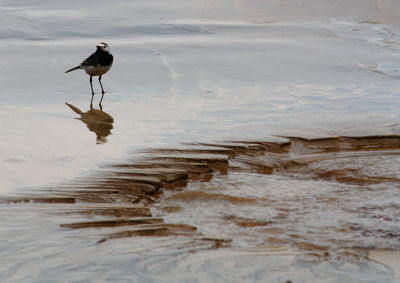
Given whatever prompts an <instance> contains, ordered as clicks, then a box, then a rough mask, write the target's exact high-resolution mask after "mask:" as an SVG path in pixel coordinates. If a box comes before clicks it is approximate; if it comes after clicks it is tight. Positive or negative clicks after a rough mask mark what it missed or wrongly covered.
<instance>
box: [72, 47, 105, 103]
mask: <svg viewBox="0 0 400 283" xmlns="http://www.w3.org/2000/svg"><path fill="white" fill-rule="evenodd" d="M112 64H113V56H112V55H111V53H110V48H109V47H108V45H107V43H104V42H100V43H99V44H97V46H96V52H94V53H93V54H92V55H90V56H89V57H88V58H86V59H85V60H84V61H83V62H82V63H81V64H80V65H79V66H76V67H74V68H72V69H69V70H68V71H65V73H69V72H72V71H75V70H78V69H84V70H85V72H86V73H87V74H88V75H89V76H90V79H89V81H90V88H91V90H92V100H91V101H90V107H91V108H92V103H93V96H94V91H93V84H92V77H93V76H99V83H100V86H101V99H100V103H99V106H100V108H101V102H102V101H103V96H104V93H105V92H104V89H103V85H102V84H101V77H102V76H103V75H104V74H105V73H107V72H108V70H110V69H111V66H112Z"/></svg>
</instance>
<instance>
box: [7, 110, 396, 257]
mask: <svg viewBox="0 0 400 283" xmlns="http://www.w3.org/2000/svg"><path fill="white" fill-rule="evenodd" d="M77 113H78V112H77ZM81 115H84V113H81ZM106 122H109V123H112V121H106ZM145 152H146V154H145V156H146V157H144V158H142V159H140V160H133V161H130V162H126V163H124V164H110V165H107V166H105V167H104V168H102V170H101V171H99V172H97V173H96V172H94V173H93V175H92V176H88V177H84V178H82V179H78V180H74V181H72V182H71V183H70V184H66V185H65V186H63V187H59V188H51V189H49V190H45V191H41V192H40V193H41V194H40V195H38V194H35V195H32V196H22V197H21V196H16V197H3V198H1V199H0V202H2V203H10V205H15V204H17V203H18V204H21V203H22V204H23V203H48V204H64V205H66V206H69V207H68V208H64V209H63V212H62V213H68V214H72V213H73V214H77V215H79V216H80V218H81V221H77V222H73V223H60V227H62V228H65V229H84V228H97V229H99V230H100V231H101V229H108V230H107V233H105V234H101V233H100V235H99V240H98V243H102V242H104V241H108V240H111V239H116V238H121V237H134V236H135V237H136V236H158V237H161V236H182V237H189V238H192V239H196V241H197V242H198V241H206V242H207V241H211V242H213V243H214V245H213V246H214V247H216V248H217V247H221V246H227V245H230V243H231V241H232V240H231V239H227V238H213V237H207V235H203V233H201V232H200V231H198V229H197V228H196V227H195V226H193V225H188V224H186V223H165V221H164V220H163V217H159V216H157V217H153V216H152V214H151V210H150V208H151V206H152V205H153V204H155V203H160V210H161V211H163V213H164V214H166V215H168V214H169V213H180V212H182V210H183V208H182V206H181V205H180V204H179V203H195V202H199V203H202V202H205V203H210V202H220V203H229V204H230V205H238V206H240V205H261V204H260V200H262V201H263V202H264V203H265V201H267V199H266V198H257V197H249V196H235V195H230V194H229V193H228V194H227V193H226V192H224V184H223V183H222V184H220V187H207V183H208V182H210V181H211V180H212V179H213V178H214V177H215V176H223V175H227V174H228V175H229V174H231V173H232V174H233V173H235V172H236V173H241V174H262V175H264V174H267V175H273V174H276V175H282V176H291V177H293V178H297V179H300V180H324V181H329V182H334V183H343V184H348V185H354V186H359V187H360V188H361V187H363V186H365V185H379V184H382V183H394V184H395V185H396V186H398V185H399V184H400V179H399V178H397V177H396V176H390V175H379V174H375V173H374V174H372V173H371V172H368V170H364V169H362V168H361V169H360V168H346V167H345V166H343V164H341V163H340V162H342V161H343V160H350V161H352V160H355V161H357V160H362V158H364V157H372V158H373V157H380V156H396V155H399V154H400V136H394V135H392V136H367V137H327V138H318V139H306V138H301V137H284V138H283V137H281V138H272V141H269V140H265V141H262V140H261V141H260V140H257V141H225V142H215V143H198V144H194V143H192V144H184V145H182V147H181V148H179V147H178V148H161V149H149V150H146V151H145ZM193 182H194V183H198V184H204V185H203V186H202V187H201V188H202V189H201V190H199V189H198V190H185V188H186V187H187V186H188V185H189V184H191V183H193ZM235 185H237V186H240V185H241V184H240V181H239V182H237V183H236V184H235ZM164 192H169V193H168V194H167V195H166V197H165V196H164V195H165V194H164ZM305 194H306V192H305ZM318 198H319V199H318V200H319V201H321V202H322V203H334V202H335V201H337V196H334V195H321V196H318ZM164 199H166V200H172V201H177V202H178V204H177V203H175V204H168V202H167V203H166V204H163V200H164ZM297 199H298V200H297V201H298V202H302V203H304V202H305V201H306V200H305V199H303V198H301V197H297ZM292 200H293V199H292ZM271 201H273V200H271ZM276 204H277V211H279V214H277V215H275V217H274V218H273V219H270V220H267V221H266V220H260V219H253V218H247V217H242V216H235V215H225V216H222V218H221V219H223V221H225V222H228V223H229V222H230V223H232V224H234V225H236V226H237V227H240V228H241V229H245V230H246V229H250V230H249V231H250V232H251V229H260V230H259V231H261V232H262V233H264V234H265V241H264V244H265V245H271V246H280V245H290V246H291V247H294V248H296V249H297V250H301V251H306V252H308V253H309V257H310V258H312V257H313V256H312V254H313V253H315V257H317V258H327V257H329V254H325V253H326V252H328V251H329V250H330V249H331V247H330V246H329V245H328V244H327V242H326V241H325V242H323V243H319V242H320V241H319V239H318V238H316V239H315V241H310V240H309V239H308V238H307V237H303V236H301V235H299V234H296V233H290V231H288V230H287V229H286V228H284V227H277V226H276V225H272V224H277V223H278V224H279V223H280V221H285V220H286V219H287V218H288V215H289V214H290V213H298V214H299V215H301V211H300V210H298V209H297V208H294V207H289V206H288V205H285V201H282V200H280V201H276ZM238 209H240V208H239V207H238ZM351 209H352V208H351V207H349V208H348V211H351ZM371 209H373V208H371ZM365 210H366V212H365V213H371V210H370V209H367V208H365ZM358 211H359V212H360V213H363V210H362V208H360V209H359V210H358ZM93 216H99V217H102V218H103V219H101V220H97V219H96V220H93V219H91V218H92V217H93ZM215 217H216V218H217V217H219V216H217V215H216V216H215ZM377 217H379V215H378V216H377ZM385 217H386V218H385ZM382 218H383V219H386V220H387V219H389V218H390V217H389V218H388V216H382ZM85 219H86V221H85ZM390 219H391V220H393V217H392V218H390ZM390 219H389V220H390ZM210 221H212V219H210ZM393 221H394V220H393ZM116 227H120V228H121V227H123V228H124V229H123V230H122V231H121V230H118V231H115V232H113V231H112V229H115V228H116ZM110 229H111V230H110ZM357 229H358V228H357V227H356V226H351V225H350V226H346V225H342V226H341V227H337V229H336V232H337V233H342V234H346V233H352V231H357ZM241 233H245V234H246V233H247V232H243V231H242V232H241ZM363 233H364V234H365V235H368V233H370V234H371V237H373V236H374V235H375V233H374V231H369V230H363ZM384 233H386V234H385V235H386V237H388V238H395V239H400V234H398V233H397V234H396V233H393V232H387V231H384ZM250 234H251V233H250ZM282 235H286V236H284V237H283V236H282ZM316 237H318V236H316ZM330 241H331V242H334V241H335V239H330ZM341 244H342V243H339V245H341ZM361 250H362V249H361ZM346 252H347V253H349V254H351V253H352V252H354V249H352V250H351V251H350V250H346ZM343 253H345V252H343ZM355 254H357V255H358V256H361V255H362V256H364V255H363V253H361V252H355ZM335 255H336V256H337V255H340V253H336V254H335Z"/></svg>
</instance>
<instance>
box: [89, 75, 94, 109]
mask: <svg viewBox="0 0 400 283" xmlns="http://www.w3.org/2000/svg"><path fill="white" fill-rule="evenodd" d="M89 81H90V88H91V89H92V100H90V109H92V108H93V96H94V91H93V84H92V76H90V79H89Z"/></svg>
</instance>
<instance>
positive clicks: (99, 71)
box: [84, 65, 111, 76]
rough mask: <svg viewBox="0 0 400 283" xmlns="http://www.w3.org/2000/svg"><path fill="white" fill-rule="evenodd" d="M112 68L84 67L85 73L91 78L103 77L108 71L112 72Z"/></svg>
mask: <svg viewBox="0 0 400 283" xmlns="http://www.w3.org/2000/svg"><path fill="white" fill-rule="evenodd" d="M110 68H111V65H110V66H106V67H103V66H86V67H84V69H85V72H86V73H87V74H88V75H91V76H102V75H104V74H105V73H107V72H108V70H110Z"/></svg>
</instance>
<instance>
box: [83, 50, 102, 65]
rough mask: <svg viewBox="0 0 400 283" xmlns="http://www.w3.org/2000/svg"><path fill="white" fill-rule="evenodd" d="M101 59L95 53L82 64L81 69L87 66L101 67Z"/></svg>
mask: <svg viewBox="0 0 400 283" xmlns="http://www.w3.org/2000/svg"><path fill="white" fill-rule="evenodd" d="M99 63H100V62H99V58H98V56H97V54H96V53H93V54H92V55H90V56H89V57H87V58H86V59H85V60H84V61H83V62H82V63H81V67H85V66H97V65H99Z"/></svg>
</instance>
